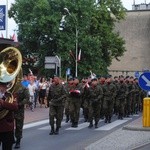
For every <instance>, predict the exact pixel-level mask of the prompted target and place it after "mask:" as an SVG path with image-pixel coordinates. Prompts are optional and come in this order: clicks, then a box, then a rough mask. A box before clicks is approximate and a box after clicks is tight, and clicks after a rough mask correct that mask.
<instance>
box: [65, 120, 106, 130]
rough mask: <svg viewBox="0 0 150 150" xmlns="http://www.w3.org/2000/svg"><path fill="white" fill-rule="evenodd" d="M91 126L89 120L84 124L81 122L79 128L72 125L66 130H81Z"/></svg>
mask: <svg viewBox="0 0 150 150" xmlns="http://www.w3.org/2000/svg"><path fill="white" fill-rule="evenodd" d="M102 121H104V120H100V121H99V122H102ZM88 126H89V122H84V123H82V124H79V125H78V127H77V128H73V127H70V128H67V129H66V130H81V129H84V128H87V127H88Z"/></svg>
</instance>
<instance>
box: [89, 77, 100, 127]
mask: <svg viewBox="0 0 150 150" xmlns="http://www.w3.org/2000/svg"><path fill="white" fill-rule="evenodd" d="M102 97H103V90H102V88H101V87H100V86H99V85H98V81H97V79H96V78H94V79H92V80H91V85H90V87H89V88H88V100H89V105H88V109H89V115H88V116H89V122H90V124H89V128H92V127H93V119H94V121H95V128H98V121H99V119H100V109H101V101H102Z"/></svg>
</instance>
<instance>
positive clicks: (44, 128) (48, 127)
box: [39, 121, 66, 130]
mask: <svg viewBox="0 0 150 150" xmlns="http://www.w3.org/2000/svg"><path fill="white" fill-rule="evenodd" d="M65 124H66V122H65V121H63V122H62V123H61V126H64V125H65ZM49 129H50V125H48V126H44V127H41V128H39V130H49Z"/></svg>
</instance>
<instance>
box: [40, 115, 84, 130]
mask: <svg viewBox="0 0 150 150" xmlns="http://www.w3.org/2000/svg"><path fill="white" fill-rule="evenodd" d="M82 120H83V118H80V119H79V121H82ZM64 125H67V123H66V122H65V121H62V122H61V126H64ZM48 129H50V125H48V126H44V127H41V128H39V130H48Z"/></svg>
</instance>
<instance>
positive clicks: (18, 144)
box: [14, 139, 20, 149]
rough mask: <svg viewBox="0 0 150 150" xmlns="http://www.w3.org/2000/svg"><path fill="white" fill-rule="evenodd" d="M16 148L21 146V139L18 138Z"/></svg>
mask: <svg viewBox="0 0 150 150" xmlns="http://www.w3.org/2000/svg"><path fill="white" fill-rule="evenodd" d="M14 148H15V149H18V148H20V139H17V141H16V144H15V147H14Z"/></svg>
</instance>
